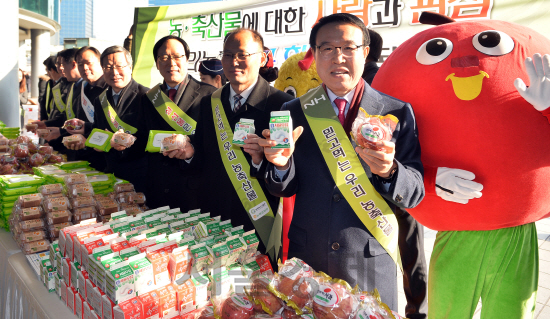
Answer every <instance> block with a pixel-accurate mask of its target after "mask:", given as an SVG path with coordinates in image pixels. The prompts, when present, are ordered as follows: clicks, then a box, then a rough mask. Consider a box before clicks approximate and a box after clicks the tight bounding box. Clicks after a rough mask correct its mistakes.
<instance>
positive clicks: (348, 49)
mask: <svg viewBox="0 0 550 319" xmlns="http://www.w3.org/2000/svg"><path fill="white" fill-rule="evenodd" d="M364 46H365V45H364V44H362V45H355V44H348V45H346V46H344V47H335V46H334V45H330V44H323V45H321V46H319V45H317V46H316V47H317V49H319V53H320V54H321V56H322V57H324V58H329V57H331V56H332V55H333V54H334V52H336V49H340V52H342V55H343V56H345V57H348V58H349V57H352V56H353V55H354V54H355V53H356V52H357V50H358V49H359V48H360V47H364Z"/></svg>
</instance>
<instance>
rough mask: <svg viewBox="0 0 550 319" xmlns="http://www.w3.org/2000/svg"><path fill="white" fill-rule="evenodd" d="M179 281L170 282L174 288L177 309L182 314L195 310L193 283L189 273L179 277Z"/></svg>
mask: <svg viewBox="0 0 550 319" xmlns="http://www.w3.org/2000/svg"><path fill="white" fill-rule="evenodd" d="M184 279H185V280H184ZM180 281H182V283H181V284H178V283H172V286H173V287H174V289H176V297H177V301H178V305H177V309H178V311H179V312H180V315H183V314H186V313H189V312H191V311H193V310H195V285H194V284H193V281H192V280H191V277H190V276H189V275H187V276H186V277H182V278H180Z"/></svg>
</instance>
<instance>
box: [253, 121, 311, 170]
mask: <svg viewBox="0 0 550 319" xmlns="http://www.w3.org/2000/svg"><path fill="white" fill-rule="evenodd" d="M303 132H304V128H303V127H302V126H298V127H297V128H295V129H294V131H293V132H292V137H293V139H294V143H292V145H291V146H290V148H275V149H273V148H271V146H275V145H277V142H276V141H274V140H272V139H270V136H271V135H270V133H269V130H268V129H265V130H263V132H262V135H263V136H264V137H265V139H262V138H258V144H259V145H260V146H261V147H263V148H264V154H265V158H266V159H267V160H268V161H269V162H271V163H273V165H275V166H276V167H277V168H278V169H279V170H285V169H288V161H289V159H290V156H292V153H294V147H295V145H296V141H298V138H299V137H300V135H302V133H303Z"/></svg>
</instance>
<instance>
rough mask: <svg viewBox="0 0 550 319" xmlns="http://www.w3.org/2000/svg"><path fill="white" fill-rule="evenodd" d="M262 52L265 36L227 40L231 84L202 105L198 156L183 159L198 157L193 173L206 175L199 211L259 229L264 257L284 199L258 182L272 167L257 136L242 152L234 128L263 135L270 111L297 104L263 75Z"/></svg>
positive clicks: (242, 33)
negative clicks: (242, 124)
mask: <svg viewBox="0 0 550 319" xmlns="http://www.w3.org/2000/svg"><path fill="white" fill-rule="evenodd" d="M263 47H264V43H263V38H262V36H261V35H260V34H259V33H258V32H256V31H254V30H249V29H237V30H235V31H233V32H231V33H229V34H228V36H227V37H226V40H225V43H224V46H223V54H222V57H221V61H222V67H223V71H224V74H225V76H226V77H227V79H228V80H229V83H228V84H226V85H225V86H223V87H222V88H220V89H218V90H217V91H216V92H215V93H213V94H212V95H211V96H207V97H205V98H203V99H202V103H201V115H200V116H201V117H200V122H199V124H198V126H197V131H196V134H195V135H194V136H193V137H192V140H191V141H192V144H193V146H194V147H195V150H194V152H193V149H190V150H189V152H186V153H185V154H183V156H184V157H183V158H191V157H192V156H193V155H194V157H193V158H192V160H191V162H190V168H192V167H194V168H195V169H197V168H200V169H202V174H203V185H201V186H202V191H201V198H200V203H201V206H200V208H201V209H202V210H204V211H206V212H208V211H209V212H211V214H212V216H217V215H220V216H221V219H222V220H226V219H231V224H232V225H233V226H234V227H235V226H240V225H243V226H244V230H245V231H250V230H252V229H256V234H257V235H258V238H259V239H260V247H259V249H258V250H259V251H265V246H266V245H267V243H268V239H269V235H270V232H271V228H272V225H273V220H274V214H276V212H277V208H278V204H279V198H277V197H275V196H273V195H271V194H269V193H268V192H266V191H264V186H265V185H264V182H263V181H261V180H257V179H256V178H255V175H256V174H258V170H259V171H262V170H264V169H265V166H266V164H267V162H266V161H265V160H264V155H263V149H262V148H261V147H260V146H259V145H258V143H257V141H256V139H257V138H258V136H257V135H256V134H249V135H248V136H247V138H246V139H245V140H244V143H245V144H244V146H243V147H238V146H235V145H233V146H232V144H231V142H232V140H233V138H232V135H233V133H234V130H235V124H237V122H239V121H240V120H241V119H249V120H253V121H254V126H255V129H256V132H261V131H262V130H263V129H265V128H268V127H269V126H268V124H269V119H270V113H271V111H278V110H279V109H280V108H281V106H282V104H283V103H285V102H287V101H290V100H292V96H290V95H288V94H286V93H283V92H281V91H279V90H277V89H275V88H273V87H271V86H270V85H269V84H268V83H267V82H266V81H265V80H264V79H263V78H262V77H261V76H260V75H259V72H260V67H262V66H264V65H265V63H266V61H267V60H266V55H265V53H264V51H263ZM221 123H223V125H222V124H221ZM237 174H238V178H237V179H235V177H236V176H237ZM259 176H262V175H259ZM254 184H255V185H254ZM260 199H261V200H260ZM258 202H259V203H258ZM258 205H259V206H258ZM253 207H258V208H261V209H263V211H261V212H262V214H263V213H264V212H265V214H266V215H263V216H262V214H256V215H255V216H252V213H251V211H252V212H254V209H253ZM252 219H255V220H254V221H253V220H252ZM279 236H280V233H279Z"/></svg>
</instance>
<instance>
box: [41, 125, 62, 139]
mask: <svg viewBox="0 0 550 319" xmlns="http://www.w3.org/2000/svg"><path fill="white" fill-rule="evenodd" d="M47 129H48V130H50V134H48V136H46V138H45V140H46V141H48V142H49V141H51V140H55V139H57V138H58V137H60V136H61V134H60V133H59V127H47Z"/></svg>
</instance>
